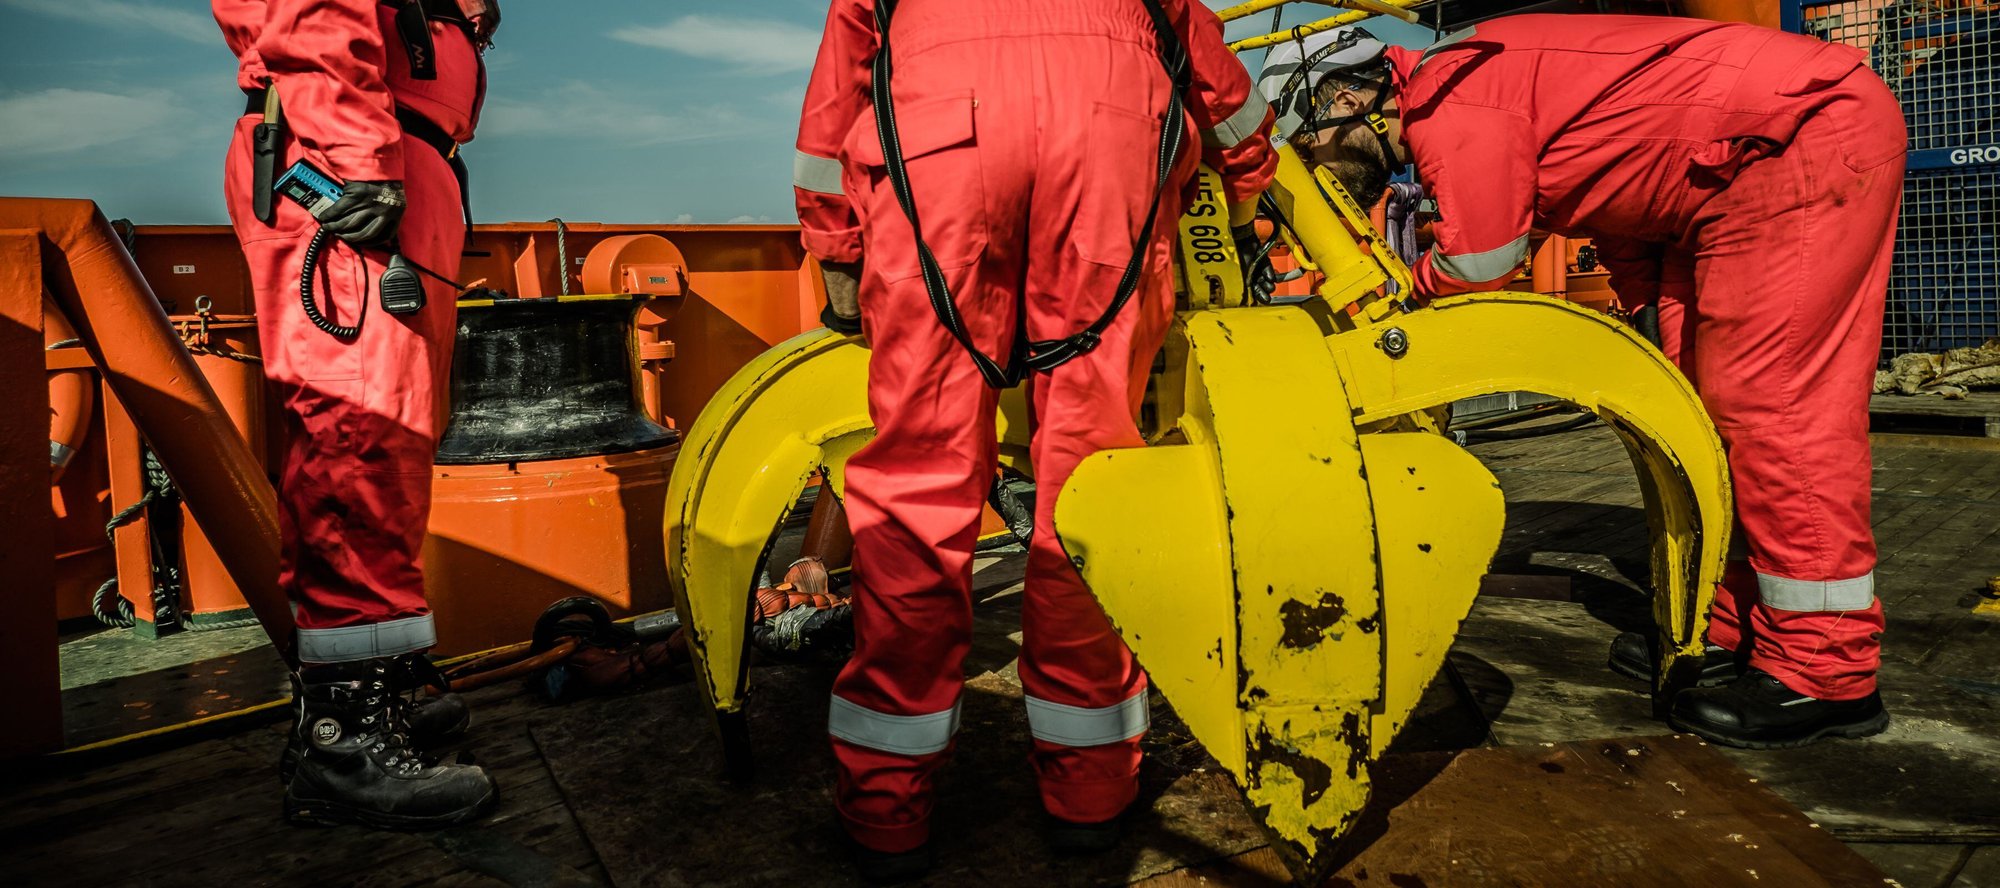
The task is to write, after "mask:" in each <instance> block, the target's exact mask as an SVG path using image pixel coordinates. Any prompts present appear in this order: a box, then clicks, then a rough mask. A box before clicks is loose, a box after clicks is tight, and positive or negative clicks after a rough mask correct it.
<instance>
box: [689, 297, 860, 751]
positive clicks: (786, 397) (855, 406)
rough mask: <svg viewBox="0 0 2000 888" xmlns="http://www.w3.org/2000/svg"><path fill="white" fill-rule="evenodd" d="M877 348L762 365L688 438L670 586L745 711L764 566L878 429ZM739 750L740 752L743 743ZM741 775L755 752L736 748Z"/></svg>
mask: <svg viewBox="0 0 2000 888" xmlns="http://www.w3.org/2000/svg"><path fill="white" fill-rule="evenodd" d="M867 368H868V351H867V349H865V348H863V347H861V345H860V343H859V341H858V340H854V339H850V338H848V337H844V336H840V335H838V334H835V333H833V332H832V331H829V330H813V331H810V332H807V333H802V334H800V335H798V336H795V337H793V338H791V339H789V340H786V341H785V342H783V343H780V344H779V345H778V346H777V347H775V348H773V349H771V350H770V351H768V352H765V353H764V354H762V355H760V356H758V358H757V359H756V360H755V361H752V362H751V363H750V364H749V365H748V366H746V367H744V368H743V369H742V370H740V371H738V372H737V374H736V375H735V376H734V377H732V378H731V379H730V380H729V382H728V383H727V384H726V385H724V386H723V387H722V389H721V390H720V391H718V392H716V395H715V397H714V399H713V400H711V401H710V403H709V405H708V407H707V408H706V409H704V410H702V412H701V416H699V417H697V418H696V419H695V421H694V425H693V426H692V427H690V428H689V429H688V431H687V436H686V437H685V438H684V439H683V440H682V445H681V457H680V459H678V460H676V461H675V463H674V471H673V476H672V477H671V479H670V480H669V481H668V485H667V528H666V533H667V566H668V570H667V578H668V581H669V582H670V583H671V584H672V586H673V590H674V601H675V604H676V607H677V608H678V609H679V611H680V616H681V624H682V625H683V626H686V627H687V630H688V650H689V651H690V652H691V653H692V654H693V657H694V672H695V675H696V676H697V681H699V683H700V684H701V688H702V692H703V693H704V694H705V695H706V696H707V697H708V700H709V702H710V703H712V704H714V706H715V709H716V711H717V712H718V713H721V714H724V715H725V716H726V715H729V714H733V713H736V712H738V711H739V710H740V709H741V708H742V705H743V667H744V664H745V662H746V661H745V657H744V653H745V651H744V639H745V638H746V631H745V630H746V627H747V626H748V625H749V620H750V600H751V595H752V593H753V592H754V587H755V584H756V582H757V568H758V561H759V559H760V558H761V556H762V555H763V553H764V548H765V546H766V545H768V544H769V542H770V538H771V532H772V530H773V528H775V527H776V526H777V524H778V522H779V521H780V520H782V519H783V518H784V514H785V510H786V509H788V508H790V507H791V505H792V504H793V502H795V501H796V500H797V498H798V495H799V491H800V490H801V489H802V488H803V487H804V486H805V481H806V478H807V477H808V476H810V475H811V474H812V473H813V472H815V471H818V470H819V469H820V468H821V466H822V465H824V464H825V463H826V462H828V461H829V459H828V455H829V451H830V452H831V453H832V455H834V456H837V457H838V459H837V460H834V461H835V462H837V463H838V462H844V461H845V458H846V456H848V455H851V454H852V453H853V451H854V450H855V449H856V448H858V447H859V440H858V439H861V438H865V436H866V435H867V434H868V433H870V432H871V431H872V428H871V426H870V424H869V421H868V402H867V392H868V386H867ZM738 745H739V746H740V744H738ZM729 752H730V754H731V756H732V768H734V769H735V770H738V771H741V770H742V769H743V768H744V767H747V759H743V758H740V757H741V756H742V755H744V754H745V751H744V750H741V749H740V748H734V749H730V750H729Z"/></svg>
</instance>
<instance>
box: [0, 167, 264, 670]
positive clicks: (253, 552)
mask: <svg viewBox="0 0 2000 888" xmlns="http://www.w3.org/2000/svg"><path fill="white" fill-rule="evenodd" d="M0 228H17V229H31V230H37V229H38V230H40V232H41V234H42V238H43V249H42V256H43V260H44V262H45V265H44V271H45V272H46V274H47V275H48V281H47V283H48V288H49V290H50V291H51V292H53V293H54V294H55V297H56V302H57V304H58V305H59V306H60V307H61V308H62V310H63V313H64V314H65V315H67V316H68V317H69V319H70V321H71V323H73V324H75V325H76V328H77V333H78V336H79V337H80V338H81V339H82V340H83V344H84V348H85V349H87V350H88V351H89V352H90V356H91V358H92V359H93V360H95V361H96V362H97V366H98V367H100V368H102V371H103V373H104V378H105V383H106V385H108V386H109V387H110V389H111V391H112V392H113V393H114V394H115V395H116V396H117V397H118V400H119V402H120V403H121V404H122V405H123V406H124V407H125V409H126V410H127V411H129V412H130V413H131V415H132V419H133V421H134V422H135V423H136V424H137V425H138V427H139V429H140V431H141V432H143V433H144V434H145V436H146V440H147V441H148V442H149V443H150V444H151V445H152V446H153V449H154V450H155V451H156V452H158V453H159V454H160V459H161V461H162V462H163V463H164V464H165V465H166V467H167V471H168V473H169V474H170V475H172V476H173V478H174V483H175V485H176V486H177V487H179V488H180V490H181V496H182V498H183V499H184V500H185V501H186V503H187V506H188V510H189V512H190V513H192V514H193V515H194V516H195V519H196V520H197V521H199V522H201V526H202V527H203V528H204V529H205V530H206V531H207V532H208V534H209V538H210V539H211V540H214V541H216V542H217V543H218V546H219V550H218V554H220V555H221V556H222V562H223V564H224V565H225V566H227V567H228V569H229V575H230V577H231V578H233V579H234V580H235V581H236V584H237V586H238V587H239V588H240V589H242V591H243V594H244V597H245V599H246V600H247V601H248V602H249V604H250V607H251V609H252V610H254V611H255V612H256V614H257V618H258V620H259V621H260V622H261V623H262V624H263V626H264V631H265V632H266V633H267V634H269V635H270V637H271V643H272V644H273V645H275V646H276V647H277V649H278V652H279V654H280V655H281V656H283V657H284V658H285V660H286V662H287V663H296V662H297V657H296V656H295V654H294V651H293V634H294V633H293V628H294V626H293V623H292V612H291V606H290V603H289V602H287V601H286V600H285V595H284V593H283V592H282V591H281V590H280V589H279V588H278V506H277V495H276V493H275V492H274V491H273V490H272V488H271V482H270V481H269V480H268V479H267V478H265V477H264V472H263V470H262V468H261V467H260V465H259V463H258V460H257V455H256V454H255V453H253V452H251V450H250V447H249V445H248V444H246V443H244V441H243V438H242V436H240V435H238V434H237V432H236V429H235V427H234V426H232V425H231V424H230V422H229V417H228V416H227V415H226V414H225V413H224V412H223V410H222V407H221V405H220V404H219V403H218V402H217V400H216V397H215V391H214V389H212V388H210V387H209V384H208V381H207V380H206V379H205V378H203V376H202V375H201V371H200V370H199V369H198V368H197V367H196V366H195V364H194V359H193V358H192V357H191V356H190V355H189V354H188V352H187V350H186V349H185V348H183V347H182V345H181V342H180V340H179V338H177V337H176V336H175V335H174V331H173V328H172V327H171V326H170V325H169V324H168V322H167V316H166V313H165V312H164V311H162V310H161V308H160V305H159V302H158V301H157V300H155V299H154V297H153V293H152V290H151V288H150V287H149V286H147V284H146V281H145V279H144V278H143V277H141V276H140V275H139V269H138V267H137V266H135V265H134V264H133V262H132V257H131V256H130V255H129V254H127V253H126V251H125V249H124V248H123V246H121V245H120V244H119V241H118V238H117V236H116V234H115V233H114V232H113V231H112V230H111V224H110V223H109V222H107V221H105V219H104V215H103V214H102V213H100V212H98V209H97V205H96V204H95V203H92V202H91V201H87V200H53V199H37V198H0ZM36 425H37V426H38V427H39V426H40V423H37V424H36ZM37 462H39V460H38V461H37Z"/></svg>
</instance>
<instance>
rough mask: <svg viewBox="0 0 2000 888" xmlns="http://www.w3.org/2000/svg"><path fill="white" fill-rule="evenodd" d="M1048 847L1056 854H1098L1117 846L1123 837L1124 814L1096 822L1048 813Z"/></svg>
mask: <svg viewBox="0 0 2000 888" xmlns="http://www.w3.org/2000/svg"><path fill="white" fill-rule="evenodd" d="M1047 835H1048V840H1049V848H1050V849H1051V850H1053V851H1055V852H1056V853H1058V854H1098V853H1102V852H1105V851H1109V850H1111V849H1113V848H1116V847H1118V842H1119V841H1120V840H1122V839H1123V838H1124V837H1125V815H1124V814H1122V813H1121V814H1119V815H1118V816H1117V817H1113V818H1111V819H1110V820H1105V821H1100V822H1098V823H1077V822H1075V821H1073V820H1064V819H1062V818H1060V817H1057V816H1055V815H1049V824H1048V827H1047Z"/></svg>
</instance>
